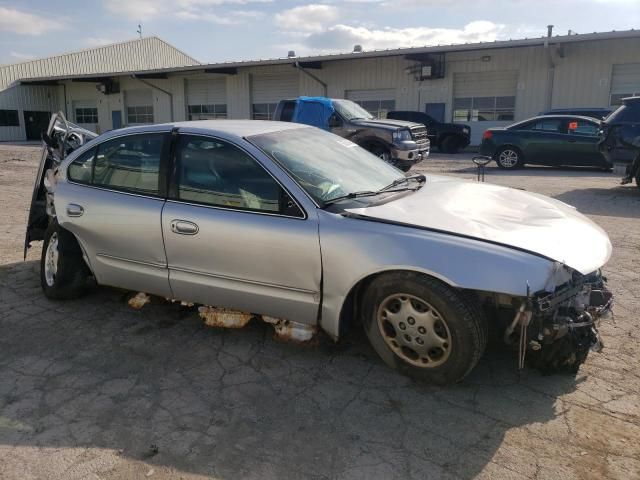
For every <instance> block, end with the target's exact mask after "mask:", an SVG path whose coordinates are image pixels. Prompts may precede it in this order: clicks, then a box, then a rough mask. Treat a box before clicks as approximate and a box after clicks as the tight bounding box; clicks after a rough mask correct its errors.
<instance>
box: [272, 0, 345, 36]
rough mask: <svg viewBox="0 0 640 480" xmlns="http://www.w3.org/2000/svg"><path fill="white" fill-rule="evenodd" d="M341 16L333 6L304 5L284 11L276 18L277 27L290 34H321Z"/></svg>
mask: <svg viewBox="0 0 640 480" xmlns="http://www.w3.org/2000/svg"><path fill="white" fill-rule="evenodd" d="M339 15H340V11H339V9H338V8H337V7H334V6H332V5H316V4H311V5H303V6H300V7H294V8H291V9H289V10H284V11H282V12H280V13H277V14H276V16H275V21H276V25H277V26H279V27H281V28H283V29H284V30H287V31H290V32H321V31H323V30H325V28H326V27H327V26H328V25H330V24H331V23H333V22H335V21H336V20H337V19H338V17H339Z"/></svg>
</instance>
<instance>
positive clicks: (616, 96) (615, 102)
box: [609, 90, 640, 107]
mask: <svg viewBox="0 0 640 480" xmlns="http://www.w3.org/2000/svg"><path fill="white" fill-rule="evenodd" d="M638 95H640V90H638V91H637V92H631V93H612V94H611V97H610V99H609V105H611V106H612V107H619V106H620V105H622V99H623V98H627V97H636V96H638Z"/></svg>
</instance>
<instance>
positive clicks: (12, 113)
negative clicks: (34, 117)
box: [0, 110, 20, 127]
mask: <svg viewBox="0 0 640 480" xmlns="http://www.w3.org/2000/svg"><path fill="white" fill-rule="evenodd" d="M19 126H20V121H19V120H18V110H0V127H19Z"/></svg>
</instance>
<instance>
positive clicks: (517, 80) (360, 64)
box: [0, 30, 640, 144]
mask: <svg viewBox="0 0 640 480" xmlns="http://www.w3.org/2000/svg"><path fill="white" fill-rule="evenodd" d="M147 40H148V39H147ZM156 40H157V39H156ZM157 41H159V40H157ZM165 45H166V44H165ZM355 50H356V51H354V52H352V53H345V54H335V55H320V56H312V57H295V56H290V57H287V58H279V59H273V60H259V61H241V62H225V63H213V64H196V63H195V61H194V60H193V59H191V58H190V57H188V56H186V55H184V54H182V55H183V56H176V57H172V61H175V62H176V63H180V62H182V63H183V64H184V65H180V66H164V67H163V66H152V65H149V64H144V68H142V67H140V66H139V65H137V66H136V65H131V66H128V67H127V66H124V65H120V64H118V63H117V62H116V63H114V61H113V60H111V61H109V62H106V63H105V64H104V65H103V64H102V63H101V60H100V59H99V58H95V59H92V61H93V62H94V65H97V66H99V67H100V68H101V70H100V72H88V71H84V70H81V69H79V70H78V71H73V69H71V70H65V71H63V72H60V71H47V72H42V74H41V75H37V76H36V75H31V76H20V75H17V76H16V77H15V78H14V79H13V80H12V82H13V84H14V85H15V84H19V85H20V89H24V90H20V91H22V92H24V94H22V97H21V98H22V100H20V101H27V100H28V101H32V100H33V101H38V99H40V100H39V101H44V100H45V99H46V100H48V101H49V104H48V105H51V106H50V108H49V110H52V109H54V106H55V107H56V109H61V110H63V111H66V112H67V116H68V118H70V119H71V120H73V121H75V122H77V123H80V124H83V125H85V126H87V127H88V128H91V129H94V130H96V131H100V132H102V131H105V130H109V129H112V128H118V127H120V126H124V125H134V124H141V123H152V122H155V123H157V122H170V121H174V120H175V121H181V120H190V119H191V120H196V119H204V118H254V119H269V118H271V115H272V114H273V111H274V109H275V106H276V104H277V102H278V101H279V100H280V99H283V98H288V97H295V96H298V95H328V96H331V97H340V98H350V99H353V100H354V101H357V102H358V103H360V104H361V105H363V106H364V107H365V108H366V109H367V110H369V111H370V112H372V113H373V114H375V115H378V116H381V117H383V116H384V115H385V114H386V112H387V111H389V110H391V109H402V110H420V111H426V112H427V113H430V114H431V115H432V116H434V117H436V118H438V119H440V120H444V121H457V122H464V123H467V124H469V125H471V128H472V144H474V143H475V144H477V143H478V142H479V140H480V137H481V135H482V132H483V131H484V130H485V129H487V128H489V127H492V126H499V125H508V124H510V123H513V122H514V121H517V120H521V119H524V118H527V117H529V116H533V115H536V114H537V113H539V112H540V111H543V110H546V109H550V108H565V107H606V106H610V105H616V104H618V103H619V101H620V98H622V97H624V96H628V95H632V94H640V31H634V30H629V31H622V32H605V33H592V34H581V35H575V34H573V35H559V36H553V37H549V36H546V37H540V38H533V39H522V40H507V41H496V42H486V43H470V44H464V45H446V46H434V47H418V48H402V49H393V50H382V51H361V50H360V49H355ZM88 52H89V51H88ZM189 62H191V63H192V64H191V65H187V64H188V63H189ZM133 63H135V61H133ZM111 65H113V67H111ZM140 65H143V63H140ZM12 67H16V66H12ZM116 67H117V68H116ZM4 68H10V67H4ZM43 84H46V85H47V88H49V89H50V90H47V91H48V92H55V97H46V95H45V96H43V94H42V93H38V92H39V90H38V89H39V88H44V87H43V86H42V85H43ZM54 85H55V86H54ZM28 89H35V90H28ZM50 94H51V95H54V94H53V93H50ZM1 95H2V94H0V96H1ZM2 101H3V100H0V102H2ZM20 101H18V102H17V103H14V104H15V105H16V106H15V107H14V108H17V109H19V110H24V109H25V107H24V106H23V104H22V103H20ZM0 105H5V104H4V103H2V104H0ZM2 108H5V107H4V106H2ZM7 128H8V127H1V126H0V138H2V139H20V138H24V135H23V136H22V137H20V136H19V135H18V133H19V132H18V130H15V131H14V132H9V131H7ZM12 135H13V137H12Z"/></svg>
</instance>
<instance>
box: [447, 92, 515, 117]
mask: <svg viewBox="0 0 640 480" xmlns="http://www.w3.org/2000/svg"><path fill="white" fill-rule="evenodd" d="M515 106H516V97H463V98H454V99H453V121H454V122H488V121H511V120H513V118H514V115H515Z"/></svg>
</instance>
